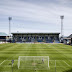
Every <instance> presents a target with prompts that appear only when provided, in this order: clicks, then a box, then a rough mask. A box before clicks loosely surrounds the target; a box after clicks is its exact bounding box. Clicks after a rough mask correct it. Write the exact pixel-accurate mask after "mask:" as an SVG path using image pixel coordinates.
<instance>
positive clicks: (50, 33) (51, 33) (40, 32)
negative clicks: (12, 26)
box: [11, 32, 60, 34]
mask: <svg viewBox="0 0 72 72" xmlns="http://www.w3.org/2000/svg"><path fill="white" fill-rule="evenodd" d="M11 34H60V33H44V32H43V33H41V32H40V33H36V32H35V33H32V32H31V33H30V32H27V33H20V32H16V33H11Z"/></svg>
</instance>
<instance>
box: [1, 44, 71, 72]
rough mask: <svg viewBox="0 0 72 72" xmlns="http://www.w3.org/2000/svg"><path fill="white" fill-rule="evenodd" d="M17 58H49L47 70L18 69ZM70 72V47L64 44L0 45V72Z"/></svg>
mask: <svg viewBox="0 0 72 72" xmlns="http://www.w3.org/2000/svg"><path fill="white" fill-rule="evenodd" d="M19 56H49V58H50V63H49V65H50V68H48V69H42V68H40V69H36V71H35V68H33V69H18V66H17V64H18V57H19ZM12 59H14V60H15V61H14V65H13V72H55V61H56V72H72V46H69V45H64V44H12V43H11V44H0V72H12V68H11V60H12Z"/></svg>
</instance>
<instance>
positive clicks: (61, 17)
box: [60, 15, 64, 38]
mask: <svg viewBox="0 0 72 72" xmlns="http://www.w3.org/2000/svg"><path fill="white" fill-rule="evenodd" d="M60 19H61V37H62V38H63V19H64V15H62V16H60Z"/></svg>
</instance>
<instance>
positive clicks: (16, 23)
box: [0, 0, 72, 36]
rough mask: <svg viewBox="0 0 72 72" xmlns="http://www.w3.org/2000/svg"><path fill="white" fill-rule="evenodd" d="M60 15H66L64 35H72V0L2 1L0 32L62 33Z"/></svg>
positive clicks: (0, 4)
mask: <svg viewBox="0 0 72 72" xmlns="http://www.w3.org/2000/svg"><path fill="white" fill-rule="evenodd" d="M60 15H64V28H63V29H64V35H65V36H68V35H70V34H71V33H72V0H0V32H6V33H7V34H8V33H9V21H8V17H9V16H11V17H12V20H11V32H17V31H18V32H61V20H60Z"/></svg>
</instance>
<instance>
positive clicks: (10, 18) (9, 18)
mask: <svg viewBox="0 0 72 72" xmlns="http://www.w3.org/2000/svg"><path fill="white" fill-rule="evenodd" d="M8 20H9V36H10V34H11V20H12V17H8Z"/></svg>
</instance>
